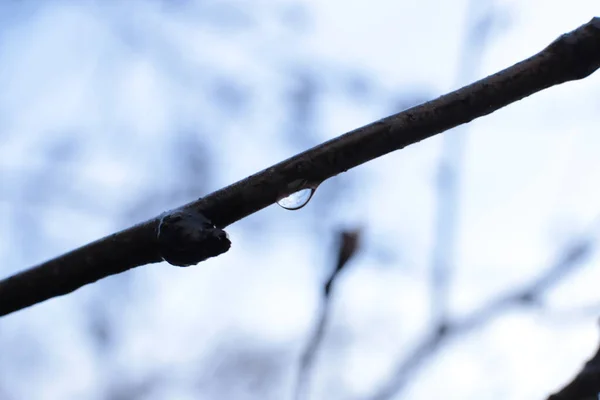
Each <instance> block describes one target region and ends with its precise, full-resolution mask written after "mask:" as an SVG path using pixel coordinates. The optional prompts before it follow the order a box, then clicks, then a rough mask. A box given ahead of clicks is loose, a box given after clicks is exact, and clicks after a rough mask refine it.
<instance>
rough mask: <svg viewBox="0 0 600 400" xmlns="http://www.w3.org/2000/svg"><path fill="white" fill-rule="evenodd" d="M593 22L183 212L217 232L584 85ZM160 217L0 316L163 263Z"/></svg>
mask: <svg viewBox="0 0 600 400" xmlns="http://www.w3.org/2000/svg"><path fill="white" fill-rule="evenodd" d="M599 48H600V18H593V19H592V20H591V21H590V22H588V23H587V24H585V25H582V26H581V27H579V28H577V29H575V30H574V31H572V32H570V33H567V34H564V35H562V36H561V37H559V38H558V39H556V40H555V41H554V42H552V43H551V44H550V45H549V46H548V47H546V48H545V49H544V50H542V51H541V52H539V53H537V54H536V55H534V56H532V57H530V58H528V59H526V60H524V61H522V62H520V63H518V64H515V65H513V66H512V67H509V68H507V69H505V70H503V71H501V72H498V73H496V74H494V75H491V76H489V77H487V78H485V79H482V80H480V81H478V82H475V83H473V84H471V85H468V86H465V87H464V88H462V89H459V90H457V91H454V92H451V93H449V94H447V95H445V96H442V97H440V98H438V99H435V100H432V101H429V102H427V103H424V104H422V105H419V106H416V107H413V108H411V109H408V110H406V111H403V112H401V113H398V114H395V115H392V116H390V117H387V118H384V119H382V120H379V121H376V122H374V123H372V124H369V125H367V126H364V127H362V128H359V129H356V130H354V131H352V132H349V133H346V134H344V135H342V136H339V137H337V138H335V139H333V140H330V141H328V142H325V143H323V144H321V145H319V146H316V147H314V148H312V149H310V150H308V151H305V152H303V153H300V154H298V155H296V156H294V157H292V158H290V159H288V160H286V161H283V162H281V163H279V164H276V165H274V166H272V167H269V168H267V169H265V170H263V171H261V172H259V173H257V174H254V175H252V176H250V177H248V178H246V179H243V180H241V181H239V182H237V183H234V184H233V185H231V186H228V187H226V188H223V189H221V190H219V191H216V192H214V193H212V194H210V195H208V196H206V197H203V198H201V199H199V200H197V201H194V202H192V203H189V204H186V205H184V206H182V207H181V209H180V211H182V212H189V211H191V210H193V211H195V212H199V213H200V214H202V215H204V216H206V217H207V218H208V219H209V220H210V221H212V223H213V224H214V225H215V227H216V228H223V227H225V226H227V225H229V224H232V223H234V222H236V221H238V220H240V219H242V218H244V217H246V216H248V215H250V214H253V213H255V212H257V211H259V210H261V209H263V208H265V207H267V206H269V205H271V204H273V203H274V202H275V201H277V200H278V199H280V198H281V197H284V196H287V195H289V194H292V193H294V192H296V191H298V190H300V189H303V188H307V187H314V186H315V185H318V184H319V183H321V182H323V181H324V180H326V179H328V178H330V177H332V176H335V175H337V174H339V173H341V172H344V171H347V170H348V169H350V168H353V167H356V166H358V165H360V164H363V163H365V162H367V161H369V160H372V159H374V158H377V157H380V156H382V155H384V154H387V153H390V152H392V151H395V150H399V149H402V148H404V147H406V146H408V145H410V144H413V143H416V142H419V141H421V140H423V139H426V138H428V137H431V136H433V135H436V134H438V133H440V132H443V131H445V130H448V129H450V128H454V127H456V126H458V125H461V124H464V123H467V122H470V121H472V120H474V119H475V118H478V117H481V116H484V115H488V114H490V113H492V112H494V111H495V110H498V109H499V108H502V107H504V106H506V105H508V104H510V103H513V102H515V101H518V100H521V99H523V98H525V97H527V96H529V95H531V94H533V93H536V92H538V91H540V90H543V89H547V88H549V87H551V86H554V85H558V84H561V83H564V82H567V81H572V80H578V79H583V78H585V77H587V76H589V75H590V74H591V73H593V72H594V71H595V70H597V69H598V68H599V67H600V51H598V49H599ZM159 224H160V217H156V218H154V219H151V220H149V221H146V222H144V223H142V224H139V225H136V226H134V227H131V228H129V229H126V230H124V231H121V232H118V233H115V234H113V235H110V236H108V237H106V238H104V239H100V240H98V241H96V242H94V243H91V244H88V245H86V246H83V247H81V248H79V249H76V250H73V251H71V252H70V253H67V254H65V255H63V256H60V257H58V258H55V259H53V260H50V261H47V262H45V263H42V264H40V265H38V266H35V267H33V268H31V269H29V270H27V271H24V272H21V273H20V274H17V275H15V276H13V277H10V278H8V279H5V280H3V281H0V315H5V314H8V313H10V312H13V311H16V310H19V309H22V308H25V307H28V306H31V305H33V304H36V303H39V302H41V301H44V300H47V299H49V298H51V297H55V296H60V295H63V294H66V293H70V292H72V291H73V290H75V289H77V288H79V287H81V286H83V285H86V284H88V283H92V282H95V281H97V280H98V279H101V278H104V277H106V276H109V275H113V274H117V273H120V272H123V271H126V270H128V269H131V268H134V267H137V266H140V265H144V264H148V263H153V262H159V261H162V256H161V254H160V251H159V248H158V246H159V242H158V240H157V237H156V232H157V229H158V226H159Z"/></svg>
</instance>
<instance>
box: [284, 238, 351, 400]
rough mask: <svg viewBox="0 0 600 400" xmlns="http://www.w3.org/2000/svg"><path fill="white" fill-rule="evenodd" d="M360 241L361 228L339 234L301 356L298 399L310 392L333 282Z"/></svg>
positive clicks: (323, 334) (296, 392) (328, 313)
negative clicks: (333, 260) (315, 318)
mask: <svg viewBox="0 0 600 400" xmlns="http://www.w3.org/2000/svg"><path fill="white" fill-rule="evenodd" d="M359 242H360V230H359V229H356V230H350V231H342V232H340V234H339V245H338V250H337V261H336V264H335V268H334V269H333V271H332V272H331V274H330V275H329V276H328V277H327V280H326V281H325V284H324V285H323V300H322V303H321V307H320V314H319V319H318V321H317V324H316V328H315V331H314V332H313V335H312V336H311V337H310V339H309V341H308V344H307V346H306V348H305V349H304V352H303V353H302V355H301V357H300V365H299V368H298V379H297V382H296V391H295V396H296V400H301V399H303V398H305V397H306V393H307V392H308V379H309V376H310V372H311V369H312V367H313V365H314V360H315V356H316V353H317V350H318V348H319V346H320V345H321V343H322V342H323V337H324V336H325V327H326V326H327V324H328V323H329V319H330V315H331V290H332V287H333V284H334V283H335V281H336V280H337V278H338V277H339V275H340V272H342V270H343V269H344V267H345V266H346V265H347V263H348V261H349V260H350V259H351V258H352V257H353V256H354V255H355V254H356V251H357V250H358V247H359Z"/></svg>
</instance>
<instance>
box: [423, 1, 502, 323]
mask: <svg viewBox="0 0 600 400" xmlns="http://www.w3.org/2000/svg"><path fill="white" fill-rule="evenodd" d="M492 6H493V0H487V1H482V0H471V1H469V2H468V5H467V24H466V25H467V29H466V35H465V40H464V41H463V48H462V51H461V54H460V57H459V65H458V74H457V80H458V82H459V83H461V82H464V81H466V80H467V79H470V78H471V77H472V76H474V75H475V74H476V73H477V70H478V69H479V65H480V64H481V59H482V56H483V53H484V50H485V47H486V43H487V42H488V40H489V38H490V36H491V35H490V32H491V31H492V28H493V25H494V18H493V16H494V13H493V7H492ZM482 8H485V11H484V12H483V13H482V15H481V16H479V15H476V14H477V10H478V9H479V10H480V9H482ZM466 140H467V127H465V126H462V127H458V128H456V129H454V130H453V132H452V133H451V134H448V135H444V136H443V137H442V150H441V155H440V160H439V164H438V176H437V204H436V205H437V207H436V208H437V209H436V215H435V229H434V242H433V251H432V260H431V292H430V298H431V316H432V323H433V324H434V325H436V326H438V328H439V329H443V327H444V325H445V323H446V319H447V317H448V315H447V314H448V310H447V308H448V303H449V296H450V287H451V283H452V282H451V279H452V269H453V267H454V253H455V249H456V242H457V239H458V238H457V235H458V221H459V208H460V207H459V201H460V199H459V195H460V173H461V170H462V166H463V159H464V154H465V147H466Z"/></svg>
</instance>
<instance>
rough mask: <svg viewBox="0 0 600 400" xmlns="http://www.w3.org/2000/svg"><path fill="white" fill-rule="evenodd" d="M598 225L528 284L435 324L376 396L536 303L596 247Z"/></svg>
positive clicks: (388, 393)
mask: <svg viewBox="0 0 600 400" xmlns="http://www.w3.org/2000/svg"><path fill="white" fill-rule="evenodd" d="M597 228H598V226H597V224H595V225H594V227H593V230H594V232H593V233H590V232H588V233H586V234H585V235H583V236H582V237H580V238H577V239H576V240H574V241H573V243H571V245H570V246H568V247H567V248H566V249H565V250H564V251H563V253H562V254H561V256H560V257H559V259H558V260H557V262H556V263H555V264H554V265H553V266H551V267H550V268H549V269H548V270H547V271H545V272H544V273H542V274H541V275H540V276H538V277H537V278H536V279H534V280H533V281H531V282H530V283H529V284H527V285H524V286H523V287H521V288H519V289H516V290H514V291H509V292H505V293H503V294H501V295H499V296H498V297H497V298H495V299H493V300H491V301H490V302H488V303H487V304H486V305H484V306H482V307H481V308H479V309H478V310H476V311H474V312H472V313H471V314H470V315H468V316H466V317H464V318H461V319H457V320H454V321H448V322H447V323H446V324H445V325H443V326H442V327H434V329H432V330H431V332H429V333H428V334H426V335H425V336H424V337H423V338H422V339H421V340H420V341H419V342H418V343H417V344H416V345H415V347H414V348H413V349H412V351H411V352H410V353H409V354H408V356H406V357H405V358H404V360H402V361H401V362H400V363H399V365H398V366H397V367H396V369H395V371H394V373H393V375H392V378H391V380H390V381H389V382H388V383H386V385H385V386H383V387H382V388H380V389H379V390H378V391H377V393H376V394H375V396H373V399H376V400H387V399H392V398H396V396H398V394H399V393H400V392H401V391H402V390H403V389H404V388H405V387H406V385H407V384H408V383H409V382H410V379H411V378H412V377H413V375H414V374H415V373H417V372H418V371H419V369H420V368H421V367H423V365H425V364H426V363H427V361H429V359H430V358H431V357H432V356H433V355H435V354H436V353H437V351H439V349H440V348H442V346H444V345H445V344H447V342H448V341H449V340H450V339H452V338H454V337H456V336H458V335H465V334H468V333H470V332H472V331H473V330H475V329H477V328H480V327H481V326H483V325H485V324H486V323H489V322H490V321H492V320H493V319H494V318H496V317H498V316H499V315H501V314H502V313H503V312H506V311H508V310H510V309H511V308H514V307H517V306H529V305H535V304H537V303H538V302H539V301H540V299H541V297H542V296H543V295H544V294H545V293H546V292H547V291H548V290H549V289H551V288H552V287H554V286H555V285H556V284H557V283H559V282H560V281H562V280H563V279H565V278H566V277H567V276H568V275H569V274H571V273H573V272H574V271H575V270H576V269H577V267H579V266H581V265H582V264H583V261H585V259H586V258H587V257H588V256H589V255H590V253H591V252H592V250H593V247H594V243H595V240H596V236H597V231H596V230H597Z"/></svg>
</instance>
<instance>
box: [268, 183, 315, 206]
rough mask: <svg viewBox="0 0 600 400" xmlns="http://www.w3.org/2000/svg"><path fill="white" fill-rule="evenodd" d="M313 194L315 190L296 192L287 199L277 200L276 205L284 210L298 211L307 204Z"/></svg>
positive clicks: (307, 189)
mask: <svg viewBox="0 0 600 400" xmlns="http://www.w3.org/2000/svg"><path fill="white" fill-rule="evenodd" d="M314 193H315V189H313V188H306V189H302V190H298V191H297V192H295V193H292V194H290V195H289V196H287V197H284V198H282V199H279V200H277V204H279V205H280V206H281V207H283V208H285V209H286V210H299V209H301V208H302V207H304V206H305V205H307V204H308V202H309V201H310V199H311V198H312V196H313V194H314Z"/></svg>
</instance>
